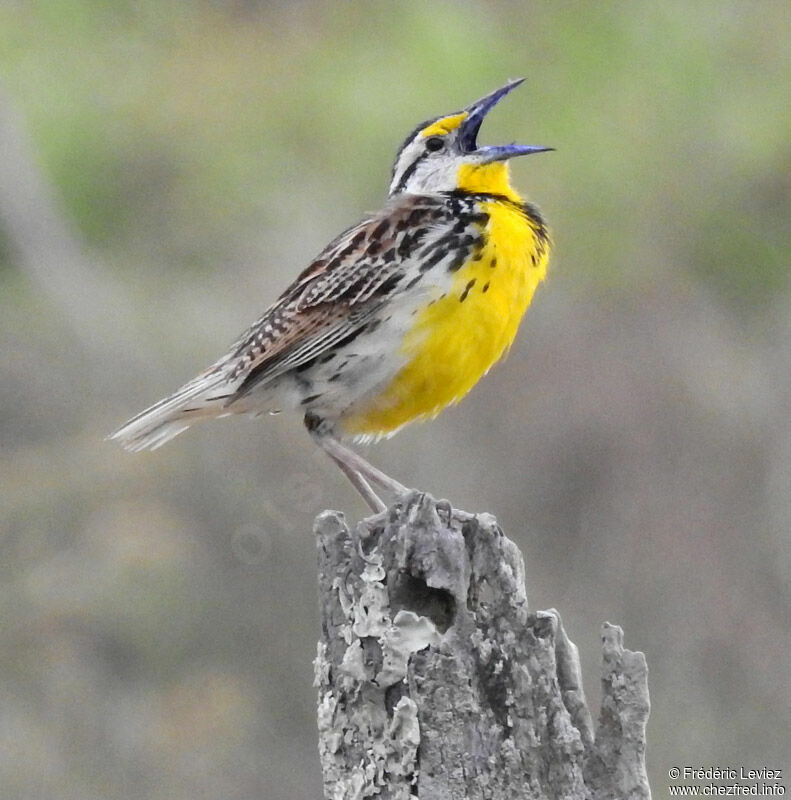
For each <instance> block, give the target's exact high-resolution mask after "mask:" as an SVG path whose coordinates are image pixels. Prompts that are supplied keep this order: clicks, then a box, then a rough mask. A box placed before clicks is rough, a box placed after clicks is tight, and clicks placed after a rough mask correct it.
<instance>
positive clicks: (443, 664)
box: [315, 492, 650, 800]
mask: <svg viewBox="0 0 791 800" xmlns="http://www.w3.org/2000/svg"><path fill="white" fill-rule="evenodd" d="M316 533H317V537H318V548H319V597H320V606H321V622H322V639H321V641H320V642H319V645H318V655H317V657H316V662H315V665H316V685H317V687H318V689H319V703H318V726H319V752H320V755H321V764H322V770H323V774H324V792H325V797H326V798H332V800H351V798H367V797H377V798H382V799H383V800H390V799H391V798H392V799H393V800H395V799H396V798H398V799H399V800H400V799H401V798H410V797H419V798H423V799H424V800H463V799H466V798H469V800H478V799H479V798H480V799H481V800H483V798H487V800H506V798H507V799H508V800H514V799H515V798H535V799H536V800H539V799H540V800H544V798H547V799H549V798H552V799H553V800H555V799H556V798H592V799H593V800H599V798H601V800H604V798H608V800H609V799H612V798H630V799H631V798H650V790H649V787H648V782H647V779H646V774H645V759H644V756H645V723H646V720H647V717H648V710H649V702H648V685H647V670H646V664H645V658H644V656H643V654H642V653H632V652H630V651H628V650H624V648H623V643H622V639H623V632H622V631H621V629H620V628H617V627H615V626H612V625H609V624H607V623H605V625H604V626H603V629H602V638H603V649H604V662H603V669H602V687H603V697H602V707H601V713H600V718H599V723H598V725H597V728H596V733H595V736H594V731H593V724H592V721H591V715H590V713H589V711H588V707H587V705H586V702H585V694H584V691H583V688H582V680H581V674H580V665H579V657H578V653H577V648H576V647H575V646H574V644H572V642H571V641H570V640H569V639H568V637H567V636H566V634H565V631H564V630H563V626H562V623H561V621H560V616H559V614H558V613H557V612H556V611H555V610H549V611H536V612H532V613H531V612H530V611H529V610H528V606H527V596H526V593H525V584H524V565H523V561H522V556H521V554H520V552H519V550H518V548H517V547H516V545H515V544H514V543H513V542H511V541H510V540H509V539H507V538H506V537H505V536H504V535H503V532H502V531H501V530H500V528H499V527H498V525H497V522H496V520H495V519H494V517H492V516H491V515H489V514H478V515H472V514H467V513H465V512H463V511H457V510H454V509H451V507H450V506H449V505H448V504H447V503H443V502H435V501H434V500H433V499H432V498H430V497H429V496H427V495H425V494H420V493H418V492H412V493H410V494H409V495H407V496H406V497H404V498H402V499H401V500H400V501H399V502H397V503H396V504H395V505H394V506H393V507H392V508H390V509H389V510H388V511H386V512H384V513H383V514H381V515H378V516H376V517H372V518H370V519H368V520H365V521H363V522H362V523H360V524H359V525H358V526H357V529H356V531H355V532H354V533H352V532H350V531H349V529H348V527H347V526H346V524H345V522H344V519H343V515H341V514H339V513H337V512H325V513H323V514H322V515H320V516H319V517H318V518H317V520H316Z"/></svg>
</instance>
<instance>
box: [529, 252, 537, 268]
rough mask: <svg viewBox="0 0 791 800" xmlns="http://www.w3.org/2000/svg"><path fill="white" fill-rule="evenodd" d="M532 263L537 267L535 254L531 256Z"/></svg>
mask: <svg viewBox="0 0 791 800" xmlns="http://www.w3.org/2000/svg"><path fill="white" fill-rule="evenodd" d="M530 261H531V262H532V263H533V266H535V265H536V254H535V253H531V254H530Z"/></svg>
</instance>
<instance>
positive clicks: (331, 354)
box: [317, 352, 338, 364]
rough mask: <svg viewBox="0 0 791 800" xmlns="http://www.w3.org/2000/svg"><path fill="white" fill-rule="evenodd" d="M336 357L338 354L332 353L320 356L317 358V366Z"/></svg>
mask: <svg viewBox="0 0 791 800" xmlns="http://www.w3.org/2000/svg"><path fill="white" fill-rule="evenodd" d="M336 355H338V354H337V353H333V352H329V353H325V354H324V355H323V356H321V358H319V359H318V360H317V363H318V364H326V363H328V362H330V361H332V359H333V358H335V356H336Z"/></svg>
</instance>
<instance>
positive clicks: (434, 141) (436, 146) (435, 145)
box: [426, 136, 445, 153]
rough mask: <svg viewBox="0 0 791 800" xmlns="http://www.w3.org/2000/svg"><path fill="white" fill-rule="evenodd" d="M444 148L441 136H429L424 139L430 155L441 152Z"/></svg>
mask: <svg viewBox="0 0 791 800" xmlns="http://www.w3.org/2000/svg"><path fill="white" fill-rule="evenodd" d="M443 147H445V140H444V139H443V138H442V137H441V136H429V138H428V139H426V150H428V151H429V152H430V153H436V152H437V150H442V148H443Z"/></svg>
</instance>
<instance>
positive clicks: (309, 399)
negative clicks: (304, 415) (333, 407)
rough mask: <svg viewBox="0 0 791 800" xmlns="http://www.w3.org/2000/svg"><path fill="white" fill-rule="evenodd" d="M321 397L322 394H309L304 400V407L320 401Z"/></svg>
mask: <svg viewBox="0 0 791 800" xmlns="http://www.w3.org/2000/svg"><path fill="white" fill-rule="evenodd" d="M320 397H321V392H319V393H318V394H309V395H308V396H307V397H303V398H302V405H303V406H306V405H307V404H308V403H312V402H313V401H314V400H318V399H319V398H320Z"/></svg>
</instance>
